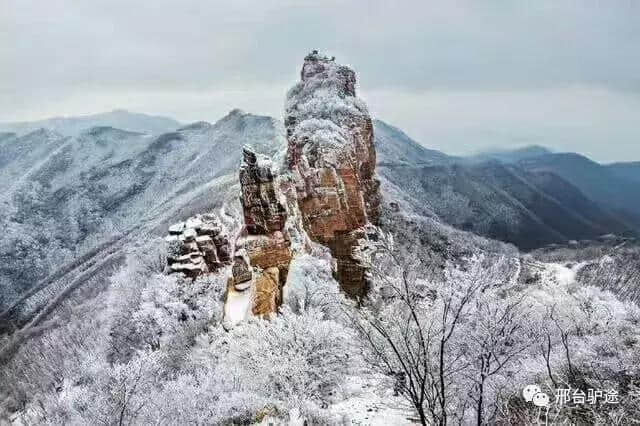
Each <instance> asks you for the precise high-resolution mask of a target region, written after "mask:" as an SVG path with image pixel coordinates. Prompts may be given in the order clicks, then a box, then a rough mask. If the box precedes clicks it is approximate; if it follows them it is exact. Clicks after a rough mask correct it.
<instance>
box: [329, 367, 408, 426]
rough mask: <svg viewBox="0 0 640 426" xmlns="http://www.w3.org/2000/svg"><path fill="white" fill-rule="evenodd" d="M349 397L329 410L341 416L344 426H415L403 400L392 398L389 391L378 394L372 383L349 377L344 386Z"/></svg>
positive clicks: (377, 389)
mask: <svg viewBox="0 0 640 426" xmlns="http://www.w3.org/2000/svg"><path fill="white" fill-rule="evenodd" d="M344 389H345V393H347V394H348V395H349V396H348V397H347V398H346V399H344V400H343V401H340V402H336V403H334V404H332V405H331V406H330V407H329V410H330V411H331V412H333V413H335V414H338V415H340V416H342V418H343V419H344V421H343V424H345V425H370V426H389V425H394V426H395V425H399V426H402V425H413V424H418V422H417V419H414V420H410V418H413V417H414V414H413V411H412V410H411V408H410V407H409V406H408V404H407V402H405V400H404V399H403V398H402V397H397V396H394V395H393V391H392V390H391V389H387V390H386V391H384V392H380V391H379V388H378V387H377V386H376V385H375V383H372V382H371V381H366V379H364V378H362V377H357V376H353V377H348V378H347V380H346V381H345V384H344Z"/></svg>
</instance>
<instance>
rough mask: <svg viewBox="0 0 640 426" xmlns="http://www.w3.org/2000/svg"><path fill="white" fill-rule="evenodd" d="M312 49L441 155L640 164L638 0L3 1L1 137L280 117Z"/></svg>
mask: <svg viewBox="0 0 640 426" xmlns="http://www.w3.org/2000/svg"><path fill="white" fill-rule="evenodd" d="M452 3H457V4H456V5H454V4H452ZM525 4H526V5H525ZM312 49H319V50H321V51H322V52H326V53H328V54H330V55H335V56H336V58H337V60H338V61H339V62H341V63H345V64H348V65H351V66H352V67H353V68H354V69H355V70H356V72H357V74H358V78H359V93H360V96H362V97H363V98H364V99H365V100H366V101H367V103H368V105H369V109H370V110H371V112H372V114H373V115H374V116H375V117H376V118H380V119H382V120H385V121H387V122H389V123H391V124H394V125H396V126H398V127H400V128H401V129H403V130H404V131H405V132H406V133H408V134H409V135H410V136H411V137H413V138H414V139H416V140H418V141H419V142H420V143H422V144H423V145H425V146H427V147H429V148H434V149H440V150H443V151H445V152H447V153H451V154H464V153H471V152H477V151H481V150H484V149H487V148H493V147H517V146H523V145H527V144H541V145H546V146H549V147H552V148H554V149H557V150H561V151H578V152H582V153H585V154H587V155H590V156H592V157H593V158H595V159H597V160H600V161H614V160H640V2H637V1H633V0H627V1H595V0H593V1H568V0H567V1H558V0H551V1H540V0H536V1H531V2H524V1H506V0H493V1H470V2H450V1H438V2H425V1H395V0H393V1H392V0H387V1H366V0H362V1H344V0H343V1H338V0H332V1H319V0H316V1H311V0H309V1H305V0H289V1H287V0H282V1H270V0H252V1H243V0H233V1H231V0H229V1H227V2H222V1H205V0H201V1H191V0H182V1H166V0H149V1H121V0H109V1H101V0H91V1H72V0H47V1H31V0H0V122H3V121H4V122H6V121H18V120H35V119H41V118H45V117H49V116H54V115H79V114H88V113H96V112H102V111H108V110H112V109H116V108H126V109H130V110H134V111H139V112H147V113H155V114H163V115H169V116H172V117H175V118H177V119H179V120H181V121H185V122H189V121H195V120H206V121H215V120H217V119H218V118H220V117H221V116H223V115H224V114H226V113H227V112H228V111H229V110H231V109H233V108H236V107H239V108H242V109H244V110H245V111H248V112H253V113H257V114H268V115H273V116H275V117H282V110H283V104H284V95H285V91H286V89H287V88H288V87H289V86H291V85H292V84H293V83H294V82H295V80H296V79H297V78H298V73H299V69H300V66H301V62H302V59H303V57H304V55H305V54H306V53H307V52H308V51H310V50H312Z"/></svg>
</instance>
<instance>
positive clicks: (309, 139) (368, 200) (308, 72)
mask: <svg viewBox="0 0 640 426" xmlns="http://www.w3.org/2000/svg"><path fill="white" fill-rule="evenodd" d="M355 86H356V77H355V73H354V72H353V71H352V70H351V69H350V68H348V67H346V66H342V65H338V64H336V63H335V61H334V60H333V58H331V59H329V58H327V57H324V56H321V55H319V54H318V53H317V52H315V51H314V52H313V53H311V54H310V55H308V56H307V57H306V58H305V60H304V64H303V67H302V72H301V80H300V82H298V83H297V84H296V85H295V86H294V87H293V88H292V89H291V90H290V91H289V93H288V94H287V103H286V119H285V127H286V134H287V146H286V156H285V157H286V158H285V159H284V164H281V165H280V167H276V166H274V164H273V162H272V161H271V160H270V159H269V158H267V157H265V156H263V155H260V154H257V153H256V152H254V151H253V149H252V148H250V147H248V146H245V147H244V148H243V160H242V164H241V166H240V170H239V180H240V186H241V196H240V201H241V204H242V212H243V216H244V225H243V226H242V228H241V229H240V230H239V232H238V233H237V235H236V236H235V238H232V242H231V244H230V246H231V247H227V246H226V245H224V247H223V248H224V250H223V252H222V257H223V259H224V260H222V261H220V256H221V254H220V253H219V252H218V251H216V250H218V245H217V244H216V241H220V240H221V238H222V237H221V236H217V235H218V234H216V236H214V235H211V236H209V234H206V235H200V233H199V232H201V231H199V230H201V229H208V228H207V226H205V227H204V228H203V226H201V225H199V224H198V226H193V225H189V224H190V223H191V222H193V220H191V222H189V221H188V223H186V224H178V225H176V226H174V227H172V229H171V230H170V232H171V233H172V234H175V235H173V236H170V237H169V240H171V241H177V242H178V243H179V248H178V250H177V254H176V256H174V257H170V258H169V262H170V267H171V270H172V271H175V272H184V273H186V274H187V275H189V276H193V277H197V276H198V275H200V274H202V273H208V272H214V271H216V270H217V269H218V268H219V267H220V266H222V265H223V264H225V263H226V264H228V263H230V262H231V263H232V267H231V268H230V277H229V279H228V282H227V294H226V299H225V319H226V323H227V324H228V325H233V324H235V323H237V322H239V321H241V320H243V319H244V318H246V317H247V316H249V315H254V316H268V315H269V314H271V313H273V312H277V310H278V307H279V306H280V304H281V303H282V298H283V288H284V287H285V285H286V280H287V275H288V271H289V266H290V264H291V261H292V258H293V256H294V255H295V254H296V253H299V252H302V251H307V250H308V249H309V247H310V245H311V242H312V241H314V242H316V243H320V244H323V245H325V246H326V247H328V248H329V249H330V251H331V254H332V256H333V258H334V260H335V264H334V274H335V276H336V278H337V280H338V281H339V282H340V285H341V287H342V289H343V290H344V291H345V292H346V293H347V294H349V295H350V296H352V297H354V298H359V297H362V296H363V295H364V294H365V293H366V287H367V286H366V274H365V272H366V271H365V269H364V268H363V267H362V266H361V265H360V264H359V263H358V262H357V261H356V260H355V259H354V258H353V249H354V247H355V246H356V244H357V243H358V240H359V239H360V238H363V237H364V226H365V225H367V224H369V223H373V224H375V223H377V221H378V219H379V216H380V195H379V190H378V187H379V182H378V180H377V179H376V177H375V174H374V172H375V164H376V152H375V147H374V142H373V125H372V121H371V118H370V116H369V113H368V111H367V108H366V105H365V104H364V103H363V102H362V101H361V100H360V99H358V98H357V97H356V89H355ZM256 142H259V141H256ZM198 220H201V219H198ZM211 226H213V225H211ZM209 237H211V238H210V239H211V242H210V241H209V239H206V238H209ZM205 239H206V241H205ZM226 241H227V240H226V238H224V242H225V244H226ZM212 250H213V251H212ZM214 255H215V256H214ZM230 257H231V258H232V259H231V260H230V259H229V258H230Z"/></svg>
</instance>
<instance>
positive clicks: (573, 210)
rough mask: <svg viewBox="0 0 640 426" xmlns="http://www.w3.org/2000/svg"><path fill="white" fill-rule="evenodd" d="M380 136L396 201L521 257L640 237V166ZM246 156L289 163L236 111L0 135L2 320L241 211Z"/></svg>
mask: <svg viewBox="0 0 640 426" xmlns="http://www.w3.org/2000/svg"><path fill="white" fill-rule="evenodd" d="M374 127H375V129H374V130H375V141H376V150H377V157H378V174H379V176H380V178H381V180H382V188H383V196H385V197H386V198H387V199H386V200H385V201H386V202H394V201H395V200H394V197H402V198H403V199H404V200H406V201H407V202H408V203H409V204H410V205H411V208H412V209H414V210H415V211H416V212H420V214H424V215H429V216H433V217H436V216H437V217H439V218H440V220H442V221H443V222H446V223H448V224H451V225H453V226H455V227H458V228H460V229H463V230H466V231H471V232H474V233H476V234H479V235H482V236H487V237H491V238H495V239H500V240H503V241H507V242H511V243H514V244H515V245H517V246H519V247H520V248H523V249H534V248H538V247H541V246H544V245H547V244H551V243H557V242H566V241H567V240H573V239H576V240H578V239H593V238H596V237H598V236H600V235H602V234H608V233H614V234H618V235H628V236H635V235H637V234H638V230H639V229H640V199H639V197H638V196H637V188H638V183H639V182H640V163H617V164H611V165H602V164H598V163H596V162H593V161H591V160H589V159H588V158H586V157H583V156H581V155H578V154H559V153H552V152H550V151H549V150H547V149H545V148H542V147H530V148H524V149H518V150H513V151H500V152H493V153H487V154H483V155H476V156H473V157H454V156H449V155H447V154H445V153H442V152H439V151H436V150H430V149H427V148H425V147H424V146H423V145H421V144H419V143H417V142H416V141H414V140H412V139H411V138H410V137H408V136H407V135H406V134H404V133H403V132H402V131H401V130H400V129H398V128H396V127H393V126H391V125H388V124H386V123H384V122H382V121H380V120H376V121H375V122H374ZM426 142H428V141H426ZM243 144H251V145H253V146H254V148H255V149H256V150H257V151H258V152H262V153H265V154H268V155H270V156H272V157H276V158H282V156H283V155H284V150H285V147H286V143H285V134H284V128H283V125H282V123H281V122H280V121H279V120H275V119H273V118H271V117H265V116H257V115H253V114H248V113H244V112H242V111H240V110H234V111H232V112H230V113H229V114H228V115H227V116H225V117H223V118H222V119H220V120H218V121H217V122H216V123H214V124H210V123H206V122H197V123H193V124H190V125H183V124H181V123H179V122H177V121H175V120H172V119H170V118H164V117H153V116H148V115H144V114H134V113H130V112H126V111H122V110H118V111H113V112H110V113H106V114H97V115H93V116H84V117H68V118H56V119H50V120H45V121H41V122H37V123H19V124H10V125H0V190H1V193H2V195H0V203H2V209H0V226H1V227H2V229H3V233H4V234H3V238H2V239H1V240H0V308H2V306H3V305H6V304H7V303H9V301H10V300H13V299H14V298H15V297H17V295H19V294H20V293H22V292H23V291H25V290H27V289H29V288H30V287H31V286H33V285H34V283H37V282H39V281H40V280H42V279H43V278H44V277H46V276H48V275H50V274H51V273H52V272H53V271H55V270H56V269H58V268H59V267H61V265H65V264H69V263H70V262H73V261H74V259H77V258H79V257H81V256H83V254H84V253H88V252H91V250H92V248H93V247H97V246H99V245H100V244H104V243H105V242H106V241H112V239H113V238H114V236H118V235H120V236H122V235H128V236H132V237H131V238H133V236H135V235H137V236H138V237H136V238H141V237H140V236H141V235H146V236H156V237H157V236H161V235H163V234H164V232H165V231H166V226H167V224H169V223H171V222H172V221H174V220H179V219H182V218H185V217H187V216H189V215H191V214H193V213H195V212H202V211H205V210H207V209H212V208H214V207H220V206H221V205H222V203H223V201H224V202H225V203H226V205H229V206H234V207H233V208H237V207H238V206H237V204H238V202H237V192H238V187H237V166H238V164H239V162H240V157H241V147H242V145H243ZM384 191H386V192H384ZM237 216H238V217H240V216H241V215H237ZM145 238H147V237H145ZM122 247H124V246H122ZM3 298H4V300H3Z"/></svg>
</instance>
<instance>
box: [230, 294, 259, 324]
mask: <svg viewBox="0 0 640 426" xmlns="http://www.w3.org/2000/svg"><path fill="white" fill-rule="evenodd" d="M252 301H253V294H252V292H251V291H243V292H237V291H229V292H228V293H227V300H226V302H225V304H224V326H225V328H229V327H233V326H235V325H236V324H238V323H240V322H242V321H244V320H245V319H247V318H248V317H249V316H250V315H251V304H252Z"/></svg>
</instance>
